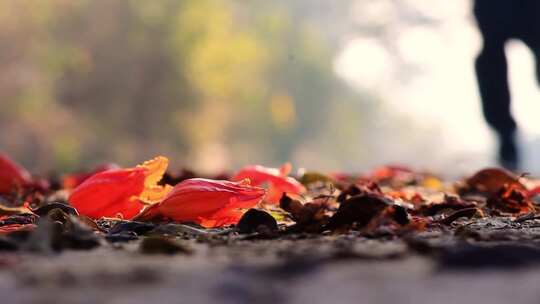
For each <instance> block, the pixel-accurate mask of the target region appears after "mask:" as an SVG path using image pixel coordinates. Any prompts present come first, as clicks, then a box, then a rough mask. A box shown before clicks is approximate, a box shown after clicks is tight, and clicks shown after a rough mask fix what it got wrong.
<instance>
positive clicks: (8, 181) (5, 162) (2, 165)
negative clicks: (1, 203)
mask: <svg viewBox="0 0 540 304" xmlns="http://www.w3.org/2000/svg"><path fill="white" fill-rule="evenodd" d="M31 182H32V179H31V176H30V173H28V171H26V170H25V169H24V168H22V167H21V166H19V165H18V164H16V163H15V162H13V161H12V160H11V159H9V158H8V157H7V156H6V155H5V154H1V153H0V194H9V193H11V192H12V191H13V189H16V188H17V187H24V186H26V185H28V184H30V183H31Z"/></svg>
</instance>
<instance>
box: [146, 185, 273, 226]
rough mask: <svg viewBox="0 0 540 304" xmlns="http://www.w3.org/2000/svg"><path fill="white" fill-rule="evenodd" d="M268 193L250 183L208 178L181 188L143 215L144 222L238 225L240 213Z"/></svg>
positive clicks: (176, 188) (178, 186) (175, 189)
mask: <svg viewBox="0 0 540 304" xmlns="http://www.w3.org/2000/svg"><path fill="white" fill-rule="evenodd" d="M264 194H265V190H264V189H262V188H258V187H253V186H251V185H250V184H249V183H248V182H246V181H242V182H231V181H224V180H211V179H204V178H192V179H187V180H185V181H183V182H181V183H179V184H177V185H176V186H175V187H174V188H173V190H172V191H171V192H169V194H168V195H167V196H166V197H165V199H164V200H163V201H162V202H161V203H158V204H157V205H155V206H152V207H151V208H149V209H148V210H147V211H146V212H145V213H143V216H142V218H151V217H156V216H161V217H165V218H169V219H173V220H175V221H179V222H190V221H191V222H196V223H199V224H201V225H202V226H204V227H207V228H211V227H219V226H224V225H228V224H234V223H237V222H238V220H239V219H240V216H241V215H242V212H241V211H240V210H239V209H247V208H251V207H253V206H255V205H257V203H258V202H259V201H260V200H261V199H262V197H263V196H264Z"/></svg>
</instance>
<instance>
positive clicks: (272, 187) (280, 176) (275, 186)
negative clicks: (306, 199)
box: [231, 163, 306, 204]
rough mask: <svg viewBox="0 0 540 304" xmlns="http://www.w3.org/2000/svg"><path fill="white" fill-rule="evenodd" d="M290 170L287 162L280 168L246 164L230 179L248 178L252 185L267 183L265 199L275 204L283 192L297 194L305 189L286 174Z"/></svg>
mask: <svg viewBox="0 0 540 304" xmlns="http://www.w3.org/2000/svg"><path fill="white" fill-rule="evenodd" d="M290 171H291V166H290V164H288V163H287V164H284V165H283V166H282V167H281V168H280V169H277V168H268V167H264V166H260V165H254V166H246V167H244V168H242V169H240V170H239V171H238V172H237V173H236V174H235V175H234V176H233V178H232V179H231V180H233V181H240V180H243V179H249V180H250V181H251V184H252V185H254V186H260V185H262V184H268V185H269V188H268V195H267V196H266V201H268V202H270V203H273V204H277V203H279V200H280V198H281V196H282V195H283V193H287V194H296V195H298V194H301V193H303V192H305V191H306V189H305V187H304V186H303V185H302V184H301V183H299V182H298V181H297V180H296V179H294V178H292V177H289V176H287V174H288V173H289V172H290Z"/></svg>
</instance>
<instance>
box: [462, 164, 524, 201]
mask: <svg viewBox="0 0 540 304" xmlns="http://www.w3.org/2000/svg"><path fill="white" fill-rule="evenodd" d="M465 184H466V187H467V189H466V190H469V191H476V192H480V193H484V194H487V195H494V194H497V193H498V192H499V191H500V190H501V189H502V188H503V187H505V186H512V187H514V188H515V189H519V190H526V188H525V186H524V185H523V184H522V183H521V182H520V181H519V178H518V177H517V176H516V175H514V174H513V173H511V172H509V171H507V170H504V169H499V168H487V169H483V170H480V171H478V172H476V173H475V174H474V175H473V176H471V177H469V178H468V179H467V180H466V181H465Z"/></svg>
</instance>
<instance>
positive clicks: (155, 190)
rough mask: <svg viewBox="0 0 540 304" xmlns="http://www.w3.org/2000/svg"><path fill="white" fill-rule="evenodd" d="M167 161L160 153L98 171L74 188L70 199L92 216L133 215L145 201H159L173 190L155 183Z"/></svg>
mask: <svg viewBox="0 0 540 304" xmlns="http://www.w3.org/2000/svg"><path fill="white" fill-rule="evenodd" d="M167 165H168V160H167V158H165V157H157V158H155V159H153V160H151V161H148V162H145V163H144V164H142V165H140V166H137V167H135V168H129V169H117V170H109V171H104V172H100V173H97V174H95V175H93V176H91V177H90V178H88V179H87V180H86V181H85V182H83V183H82V184H81V185H79V186H78V187H77V188H75V190H73V193H72V194H71V195H70V197H69V202H70V203H71V204H72V205H73V206H74V207H75V208H76V209H77V210H78V211H79V213H80V214H83V215H86V216H88V217H91V218H101V217H117V216H120V217H122V218H124V219H131V218H133V217H134V216H136V215H137V214H139V212H140V211H141V210H142V209H143V207H144V206H145V202H148V203H151V202H155V201H158V200H160V199H161V198H162V197H163V196H165V194H166V193H167V192H168V191H169V190H170V187H162V186H157V185H156V184H157V182H158V181H159V179H161V176H162V175H163V173H165V170H166V168H167Z"/></svg>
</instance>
